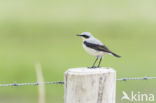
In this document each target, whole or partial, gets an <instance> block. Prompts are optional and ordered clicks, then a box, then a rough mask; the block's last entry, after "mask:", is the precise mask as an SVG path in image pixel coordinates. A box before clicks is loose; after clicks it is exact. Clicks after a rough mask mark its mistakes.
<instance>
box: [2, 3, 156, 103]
mask: <svg viewBox="0 0 156 103" xmlns="http://www.w3.org/2000/svg"><path fill="white" fill-rule="evenodd" d="M155 11H156V1H155V0H124V1H123V0H117V1H114V0H111V1H107V0H78V1H76V0H65V1H63V0H38V1H37V0H1V1H0V84H6V83H13V82H14V81H16V82H18V83H23V82H36V80H37V79H36V71H35V64H36V63H37V62H40V63H41V65H42V71H43V75H44V79H45V81H49V82H50V81H63V79H64V78H63V76H64V75H63V73H64V72H65V71H66V70H67V69H69V68H73V67H85V66H91V65H92V63H93V62H94V59H95V57H93V56H90V55H88V54H87V53H86V52H85V51H84V50H83V47H82V45H81V43H82V40H81V38H79V37H76V36H75V35H76V34H77V33H81V32H91V33H92V34H93V35H95V37H97V38H99V39H100V40H101V41H103V43H104V44H106V45H107V46H108V47H109V48H110V49H111V50H112V51H114V52H116V53H117V54H119V55H121V56H122V58H120V59H118V58H115V57H112V56H105V57H104V59H103V61H102V66H104V67H112V68H114V69H116V71H117V77H118V78H121V77H138V76H144V75H146V76H156V68H155V67H156V66H155V59H156V54H155V53H156V47H155V45H156V12H155ZM155 86H156V82H155V80H148V81H145V80H136V81H127V82H120V81H118V82H117V103H122V101H121V100H120V99H121V96H122V91H123V90H124V91H126V92H128V93H130V92H131V91H134V92H136V93H137V92H138V91H139V92H141V93H152V94H155V95H156V88H155ZM45 87H46V103H63V93H64V91H63V86H61V85H46V86H45ZM37 98H38V88H37V86H23V87H0V103H37ZM142 103H144V102H142ZM146 103H147V102H146Z"/></svg>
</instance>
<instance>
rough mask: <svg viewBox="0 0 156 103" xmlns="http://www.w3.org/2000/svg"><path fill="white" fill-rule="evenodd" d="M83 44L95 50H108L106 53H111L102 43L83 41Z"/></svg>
mask: <svg viewBox="0 0 156 103" xmlns="http://www.w3.org/2000/svg"><path fill="white" fill-rule="evenodd" d="M84 44H85V45H86V46H87V47H89V48H92V49H95V50H97V51H103V52H108V53H112V52H111V51H110V50H109V49H108V48H107V47H106V46H104V45H99V44H93V43H89V42H86V41H84Z"/></svg>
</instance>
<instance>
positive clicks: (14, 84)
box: [0, 81, 64, 87]
mask: <svg viewBox="0 0 156 103" xmlns="http://www.w3.org/2000/svg"><path fill="white" fill-rule="evenodd" d="M46 84H64V82H63V81H57V82H43V83H38V82H36V83H16V82H14V83H11V84H0V87H7V86H26V85H34V86H37V85H46Z"/></svg>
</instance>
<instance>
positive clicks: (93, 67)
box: [88, 66, 97, 69]
mask: <svg viewBox="0 0 156 103" xmlns="http://www.w3.org/2000/svg"><path fill="white" fill-rule="evenodd" d="M88 68H89V69H95V68H97V67H96V66H92V67H88Z"/></svg>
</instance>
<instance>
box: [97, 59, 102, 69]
mask: <svg viewBox="0 0 156 103" xmlns="http://www.w3.org/2000/svg"><path fill="white" fill-rule="evenodd" d="M101 61H102V57H101V58H100V61H99V64H98V67H100V64H101Z"/></svg>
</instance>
